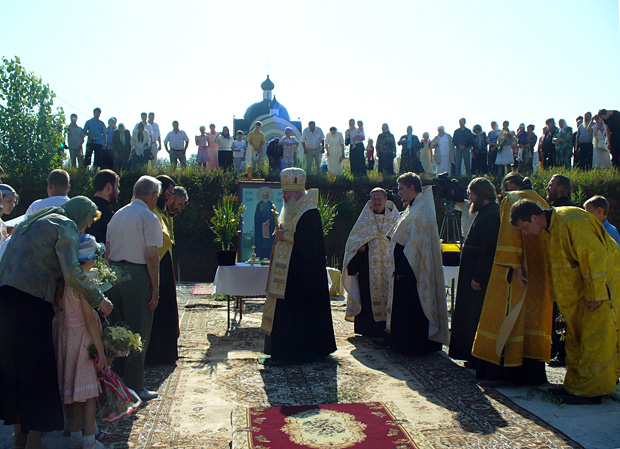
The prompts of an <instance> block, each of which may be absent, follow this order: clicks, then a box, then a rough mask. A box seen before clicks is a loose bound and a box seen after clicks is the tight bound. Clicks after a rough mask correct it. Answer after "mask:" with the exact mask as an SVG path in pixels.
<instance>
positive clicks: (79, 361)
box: [55, 234, 107, 449]
mask: <svg viewBox="0 0 620 449" xmlns="http://www.w3.org/2000/svg"><path fill="white" fill-rule="evenodd" d="M97 249H98V246H97V241H96V240H95V238H94V237H93V236H92V235H89V234H80V249H79V251H78V260H79V261H80V266H81V267H82V269H83V270H84V271H89V270H90V269H92V268H93V266H94V265H95V261H96V259H97V256H96V252H97ZM61 284H64V282H63V281H61ZM59 288H60V287H59ZM58 296H60V290H59V294H58ZM56 307H57V309H58V313H57V335H56V341H55V343H56V345H55V346H56V364H57V370H58V384H59V387H60V395H61V398H62V401H63V404H65V407H64V408H65V414H66V416H65V420H66V426H67V427H68V428H69V430H70V432H71V439H70V441H69V447H70V448H84V449H103V448H104V445H103V444H102V443H100V442H99V441H96V440H95V414H96V412H97V398H98V397H99V394H100V393H101V386H100V385H99V380H98V378H97V372H96V368H98V369H104V368H105V367H106V365H107V360H106V356H105V353H104V349H103V342H102V341H101V330H100V323H99V318H98V317H97V313H96V312H95V311H94V310H93V309H92V307H91V306H90V305H89V304H88V303H87V302H86V300H85V299H84V298H82V297H81V296H80V295H78V294H76V292H75V291H74V290H73V288H72V287H70V286H68V285H66V286H64V289H63V290H62V297H60V298H59V300H58V301H57V304H56ZM91 344H94V346H95V349H96V350H97V356H98V358H97V359H96V361H95V363H93V360H91V358H90V355H89V353H88V347H89V346H90V345H91ZM82 422H84V431H83V432H82Z"/></svg>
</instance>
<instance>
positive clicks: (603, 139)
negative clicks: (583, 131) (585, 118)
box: [588, 114, 611, 168]
mask: <svg viewBox="0 0 620 449" xmlns="http://www.w3.org/2000/svg"><path fill="white" fill-rule="evenodd" d="M588 129H589V130H591V131H592V134H593V136H594V151H593V154H592V166H593V167H594V168H611V158H610V153H609V147H608V146H607V127H606V126H605V123H603V119H602V118H601V116H600V115H598V114H596V115H595V116H594V123H591V124H590V126H589V127H588Z"/></svg>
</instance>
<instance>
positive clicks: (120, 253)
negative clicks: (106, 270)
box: [106, 199, 164, 265]
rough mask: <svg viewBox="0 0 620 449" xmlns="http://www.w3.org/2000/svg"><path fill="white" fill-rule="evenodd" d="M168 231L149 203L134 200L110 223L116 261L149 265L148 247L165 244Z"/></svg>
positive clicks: (110, 243) (112, 256)
mask: <svg viewBox="0 0 620 449" xmlns="http://www.w3.org/2000/svg"><path fill="white" fill-rule="evenodd" d="M163 244H164V234H163V231H162V228H161V223H160V222H159V218H157V216H156V215H155V214H154V213H153V212H151V210H150V209H149V208H148V206H147V205H146V203H145V202H144V201H142V200H139V199H134V200H133V201H132V202H131V203H129V204H128V205H127V206H125V207H122V208H121V209H119V210H118V212H116V213H115V214H114V216H113V217H112V220H110V223H108V231H107V233H106V247H107V248H109V250H110V256H109V257H110V260H111V261H113V262H121V261H126V262H131V263H135V264H140V265H145V264H146V248H147V247H148V246H155V247H161V246H163Z"/></svg>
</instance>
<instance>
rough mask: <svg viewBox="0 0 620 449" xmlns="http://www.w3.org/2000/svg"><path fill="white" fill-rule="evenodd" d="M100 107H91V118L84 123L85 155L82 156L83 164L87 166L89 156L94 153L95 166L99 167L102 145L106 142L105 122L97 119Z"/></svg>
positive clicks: (89, 159) (99, 114)
mask: <svg viewBox="0 0 620 449" xmlns="http://www.w3.org/2000/svg"><path fill="white" fill-rule="evenodd" d="M100 116H101V109H100V108H95V109H93V118H91V119H90V120H87V121H86V123H85V124H84V134H85V135H87V136H88V140H87V141H86V156H85V157H84V165H85V166H86V167H88V166H89V165H90V162H91V157H92V155H93V153H95V161H94V163H93V165H94V166H95V167H101V163H102V158H103V147H105V145H106V143H107V138H108V135H107V134H106V130H105V124H104V123H103V122H102V121H101V120H99V117H100Z"/></svg>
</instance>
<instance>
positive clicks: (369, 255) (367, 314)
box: [342, 187, 400, 338]
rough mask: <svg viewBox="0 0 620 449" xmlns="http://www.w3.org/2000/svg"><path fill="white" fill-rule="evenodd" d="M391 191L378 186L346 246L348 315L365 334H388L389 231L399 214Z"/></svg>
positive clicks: (344, 280)
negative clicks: (386, 329)
mask: <svg viewBox="0 0 620 449" xmlns="http://www.w3.org/2000/svg"><path fill="white" fill-rule="evenodd" d="M399 216H400V215H399V213H398V209H397V208H396V205H395V204H394V203H393V202H391V201H389V200H388V199H387V192H386V191H385V190H384V189H382V188H380V187H377V188H375V189H373V190H372V191H371V192H370V200H369V201H368V202H367V203H366V205H365V206H364V209H362V213H361V214H360V216H359V218H358V219H357V222H356V223H355V226H353V229H352V230H351V233H350V234H349V238H348V239H347V244H346V247H345V254H344V263H343V264H342V266H343V267H344V269H343V283H344V288H345V290H346V291H347V312H346V316H345V319H346V320H347V321H353V322H354V323H355V324H354V332H355V333H356V334H361V335H363V336H364V337H370V338H378V337H385V320H386V311H385V309H386V306H387V297H388V287H389V285H390V276H391V272H390V241H389V240H388V238H387V233H388V231H389V230H390V229H391V228H392V226H394V224H395V223H396V220H398V217H399Z"/></svg>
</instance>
